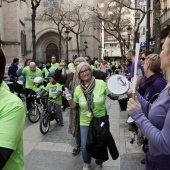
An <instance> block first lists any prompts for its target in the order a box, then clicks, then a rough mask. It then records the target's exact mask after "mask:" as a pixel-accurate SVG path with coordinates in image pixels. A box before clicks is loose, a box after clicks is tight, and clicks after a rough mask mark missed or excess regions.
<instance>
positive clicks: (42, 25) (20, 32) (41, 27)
mask: <svg viewBox="0 0 170 170" xmlns="http://www.w3.org/2000/svg"><path fill="white" fill-rule="evenodd" d="M44 1H46V2H47V3H48V1H55V0H42V3H41V4H40V6H39V7H38V9H37V17H36V27H35V33H36V62H40V61H41V62H46V61H47V60H50V58H51V56H52V55H55V56H56V57H57V61H59V59H60V58H66V41H65V34H64V32H63V33H62V38H61V55H60V56H59V54H60V53H59V33H58V31H57V26H56V25H55V24H54V22H51V21H48V20H43V19H41V17H40V13H42V10H43V8H44V4H43V3H44ZM77 1H78V0H77ZM86 3H87V4H88V6H94V7H95V6H96V5H97V3H96V2H95V0H93V1H91V0H89V1H86ZM69 5H70V4H69ZM31 15H32V9H31V0H26V1H25V2H23V1H21V0H16V1H15V2H11V3H6V2H3V3H2V6H1V7H0V45H1V48H2V49H3V51H4V53H5V56H6V59H7V64H8V65H9V64H10V63H11V62H12V60H13V58H14V57H18V58H19V59H20V63H24V61H25V59H26V58H32V56H33V52H32V23H31ZM85 15H88V12H85ZM69 37H72V38H71V40H70V41H68V56H69V60H71V58H72V55H73V54H77V44H76V36H75V34H73V33H72V32H69ZM78 38H79V47H80V56H85V51H83V49H84V47H85V45H87V46H88V48H87V49H86V55H90V56H91V58H94V57H99V52H100V51H99V49H98V47H99V45H100V42H101V41H100V31H99V30H96V29H94V28H93V27H85V30H84V32H82V33H81V34H80V35H79V37H78ZM85 41H86V42H87V44H85V43H84V42H85Z"/></svg>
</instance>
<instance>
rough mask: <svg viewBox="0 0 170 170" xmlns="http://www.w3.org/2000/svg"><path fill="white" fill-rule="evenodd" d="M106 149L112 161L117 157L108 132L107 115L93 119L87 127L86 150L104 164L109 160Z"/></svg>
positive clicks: (113, 142)
mask: <svg viewBox="0 0 170 170" xmlns="http://www.w3.org/2000/svg"><path fill="white" fill-rule="evenodd" d="M107 149H109V152H110V155H111V156H112V159H113V160H116V159H117V158H118V157H119V152H118V150H117V147H116V144H115V141H114V139H113V137H112V135H111V133H110V131H109V120H108V115H106V116H104V117H101V118H96V117H93V118H92V120H91V122H90V126H89V131H88V136H87V143H86V150H87V152H88V153H89V154H90V155H91V156H92V157H93V158H95V159H100V160H101V161H102V162H104V161H107V160H108V159H109V156H108V150H107Z"/></svg>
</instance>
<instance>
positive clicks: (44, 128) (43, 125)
mask: <svg viewBox="0 0 170 170" xmlns="http://www.w3.org/2000/svg"><path fill="white" fill-rule="evenodd" d="M49 129H50V118H49V117H48V116H47V115H44V116H43V117H42V119H41V121H40V132H41V133H42V134H43V135H45V134H47V133H48V131H49Z"/></svg>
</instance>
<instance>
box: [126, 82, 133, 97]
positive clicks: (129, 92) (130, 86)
mask: <svg viewBox="0 0 170 170" xmlns="http://www.w3.org/2000/svg"><path fill="white" fill-rule="evenodd" d="M132 91H133V84H132V83H130V85H129V90H128V91H127V95H129V94H131V93H132Z"/></svg>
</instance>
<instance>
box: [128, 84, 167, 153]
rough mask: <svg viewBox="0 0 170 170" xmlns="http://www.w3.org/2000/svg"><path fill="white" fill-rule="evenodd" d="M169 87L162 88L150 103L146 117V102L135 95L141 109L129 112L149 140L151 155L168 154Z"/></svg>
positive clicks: (138, 95)
mask: <svg viewBox="0 0 170 170" xmlns="http://www.w3.org/2000/svg"><path fill="white" fill-rule="evenodd" d="M169 90H170V87H167V88H165V89H163V90H162V92H161V93H160V94H159V96H158V99H157V100H155V102H154V103H153V104H150V110H149V113H148V118H147V117H146V116H145V114H147V105H148V102H147V101H146V100H145V99H144V98H143V97H142V96H140V94H139V93H138V92H136V95H137V97H138V100H139V102H140V104H141V107H142V110H136V111H134V112H133V113H132V114H131V117H132V118H133V119H134V121H135V123H136V124H137V126H138V127H139V128H140V130H141V131H142V133H143V134H144V135H145V136H146V138H147V139H148V141H149V151H150V154H151V155H152V156H159V155H170V93H169Z"/></svg>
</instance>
